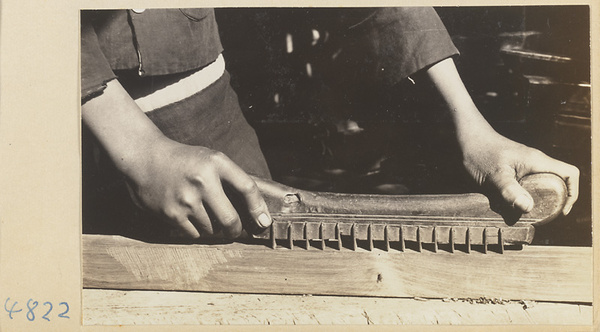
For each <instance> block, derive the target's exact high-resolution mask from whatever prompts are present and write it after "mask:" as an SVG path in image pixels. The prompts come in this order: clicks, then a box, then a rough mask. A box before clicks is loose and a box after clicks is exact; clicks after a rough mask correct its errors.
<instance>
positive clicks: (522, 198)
mask: <svg viewBox="0 0 600 332" xmlns="http://www.w3.org/2000/svg"><path fill="white" fill-rule="evenodd" d="M461 148H462V152H463V164H464V166H465V167H466V169H467V171H468V172H469V174H470V175H471V176H472V177H473V178H474V179H475V180H476V181H477V183H478V184H479V185H481V186H490V187H491V188H492V189H493V190H496V191H497V193H498V194H500V195H501V196H502V198H503V199H504V201H505V202H506V203H507V204H509V205H512V206H513V207H514V208H516V209H519V210H521V211H522V212H529V211H531V209H532V208H533V199H532V198H531V195H530V194H529V193H528V192H527V191H526V190H525V189H523V188H522V187H521V186H520V185H519V182H518V180H519V179H521V178H522V177H524V176H525V175H528V174H533V173H554V174H556V175H558V176H559V177H561V178H562V179H563V180H564V181H565V184H566V185H567V192H568V197H567V201H566V203H565V206H564V208H563V210H562V212H563V214H564V215H567V214H568V213H569V212H570V211H571V208H572V207H573V204H574V203H575V201H577V197H578V195H579V169H577V167H575V166H573V165H569V164H567V163H564V162H562V161H559V160H556V159H553V158H551V157H549V156H547V155H546V154H544V153H543V152H541V151H539V150H536V149H533V148H530V147H527V146H525V145H523V144H520V143H517V142H514V141H511V140H509V139H507V138H505V137H503V136H501V135H499V134H498V133H496V132H492V133H489V132H486V133H485V134H481V135H478V136H476V137H472V138H471V139H470V140H468V141H467V142H466V143H463V144H462V145H461Z"/></svg>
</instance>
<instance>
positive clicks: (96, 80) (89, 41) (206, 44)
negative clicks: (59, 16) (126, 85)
mask: <svg viewBox="0 0 600 332" xmlns="http://www.w3.org/2000/svg"><path fill="white" fill-rule="evenodd" d="M222 51H223V47H222V46H221V41H220V39H219V33H218V27H217V22H216V21H215V15H214V12H213V10H212V9H208V8H196V9H147V10H145V11H143V12H141V13H136V12H134V11H133V10H108V11H105V10H100V11H85V12H82V15H81V89H82V98H83V99H86V98H88V97H90V95H93V94H97V93H99V92H100V91H101V90H103V88H104V86H105V83H106V82H107V81H109V80H111V79H113V78H115V74H114V73H113V71H114V70H128V69H134V70H136V71H138V72H139V73H141V74H142V75H143V76H157V75H165V74H174V73H181V72H185V71H190V70H194V69H198V68H202V67H204V66H206V65H207V64H209V63H211V62H212V61H214V60H215V59H216V58H217V56H218V55H219V54H220V53H221V52H222Z"/></svg>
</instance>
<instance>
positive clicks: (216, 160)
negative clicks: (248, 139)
mask: <svg viewBox="0 0 600 332" xmlns="http://www.w3.org/2000/svg"><path fill="white" fill-rule="evenodd" d="M208 160H210V162H211V163H213V164H215V165H223V164H226V163H227V162H228V161H229V158H228V157H227V156H226V155H225V154H224V153H223V152H221V151H211V152H210V154H209V156H208Z"/></svg>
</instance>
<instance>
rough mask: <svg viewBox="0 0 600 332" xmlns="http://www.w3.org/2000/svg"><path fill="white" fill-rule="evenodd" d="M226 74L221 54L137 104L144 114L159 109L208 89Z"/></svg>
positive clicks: (137, 101)
mask: <svg viewBox="0 0 600 332" xmlns="http://www.w3.org/2000/svg"><path fill="white" fill-rule="evenodd" d="M224 72H225V59H224V58H223V55H222V54H219V56H218V57H217V59H216V60H215V61H214V62H213V63H211V64H209V65H208V66H206V67H204V68H202V69H200V70H198V71H197V72H195V73H193V74H192V75H190V76H187V77H185V78H182V79H181V80H179V81H177V82H175V83H173V84H171V85H167V86H166V87H164V88H161V89H158V90H156V91H154V92H153V93H151V94H149V95H147V96H144V97H140V98H138V99H136V100H135V102H136V103H137V104H138V106H139V107H140V108H141V109H142V111H144V112H150V111H153V110H155V109H159V108H161V107H164V106H167V105H170V104H173V103H176V102H178V101H181V100H184V99H186V98H188V97H191V96H193V95H195V94H196V93H198V92H200V91H202V90H204V89H206V88H207V87H208V86H209V85H211V84H213V83H215V82H216V81H217V80H218V79H219V78H221V76H223V73H224Z"/></svg>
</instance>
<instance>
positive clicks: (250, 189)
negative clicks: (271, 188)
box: [239, 178, 258, 195]
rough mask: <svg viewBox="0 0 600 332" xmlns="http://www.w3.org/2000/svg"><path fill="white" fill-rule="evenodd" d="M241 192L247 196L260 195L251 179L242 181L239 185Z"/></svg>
mask: <svg viewBox="0 0 600 332" xmlns="http://www.w3.org/2000/svg"><path fill="white" fill-rule="evenodd" d="M239 188H240V191H241V192H242V193H243V194H246V195H256V194H258V187H257V186H256V183H254V181H252V179H250V178H246V179H244V180H241V181H240V184H239Z"/></svg>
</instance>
